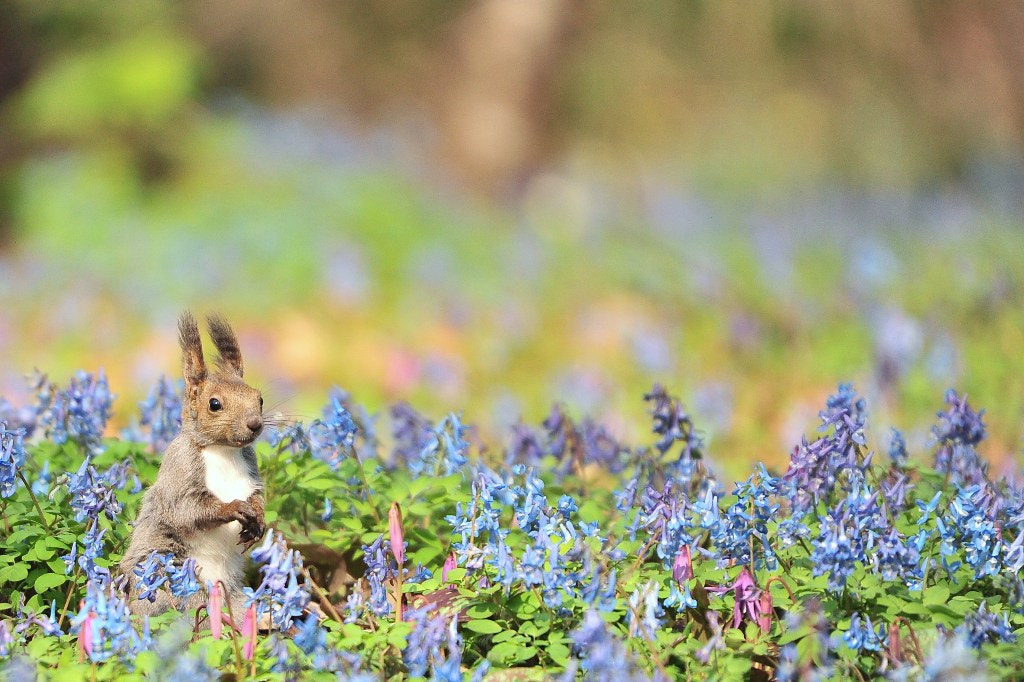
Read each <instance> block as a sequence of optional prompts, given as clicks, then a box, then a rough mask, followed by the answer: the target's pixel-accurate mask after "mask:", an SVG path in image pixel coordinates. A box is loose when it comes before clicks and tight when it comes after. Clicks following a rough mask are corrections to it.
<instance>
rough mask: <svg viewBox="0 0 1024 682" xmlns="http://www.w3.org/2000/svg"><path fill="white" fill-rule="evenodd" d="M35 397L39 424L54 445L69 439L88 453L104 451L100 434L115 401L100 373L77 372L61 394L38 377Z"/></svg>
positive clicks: (104, 376)
mask: <svg viewBox="0 0 1024 682" xmlns="http://www.w3.org/2000/svg"><path fill="white" fill-rule="evenodd" d="M36 398H37V406H36V412H37V414H38V415H39V420H38V424H39V426H40V427H42V428H43V429H44V430H45V433H46V435H47V436H48V437H49V438H50V439H51V440H52V441H53V442H54V443H58V444H60V443H65V442H67V441H68V440H71V441H74V442H75V443H78V444H79V445H81V446H82V447H85V448H87V449H88V450H89V451H90V452H99V451H101V450H102V449H103V443H102V438H103V431H104V429H105V428H106V425H107V421H108V420H109V419H110V415H111V406H112V404H113V402H114V398H115V396H114V394H113V393H111V392H110V389H109V387H108V386H107V376H106V374H105V373H104V372H103V370H100V371H99V373H98V374H96V375H92V374H89V373H87V372H84V371H79V372H77V373H76V374H75V376H74V377H72V378H71V382H70V384H69V385H68V388H67V389H65V390H62V391H61V390H57V389H56V388H55V387H54V386H53V384H51V383H50V382H49V381H48V380H47V378H46V377H45V376H44V375H39V378H38V379H37V384H36Z"/></svg>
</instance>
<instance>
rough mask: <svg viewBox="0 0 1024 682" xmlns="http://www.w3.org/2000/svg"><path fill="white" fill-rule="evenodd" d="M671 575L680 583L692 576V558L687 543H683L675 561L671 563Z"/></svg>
mask: <svg viewBox="0 0 1024 682" xmlns="http://www.w3.org/2000/svg"><path fill="white" fill-rule="evenodd" d="M672 577H673V578H674V579H675V581H676V582H677V583H679V584H680V585H682V584H683V581H685V580H689V579H691V578H692V577H693V560H692V557H691V555H690V546H689V545H683V546H682V548H681V549H680V550H679V554H677V555H676V561H675V563H674V564H672Z"/></svg>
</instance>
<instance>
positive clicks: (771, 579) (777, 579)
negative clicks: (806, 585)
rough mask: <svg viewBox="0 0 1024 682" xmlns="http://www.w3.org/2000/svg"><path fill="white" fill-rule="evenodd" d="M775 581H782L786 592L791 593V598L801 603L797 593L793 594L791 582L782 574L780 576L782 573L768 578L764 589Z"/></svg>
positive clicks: (796, 602)
mask: <svg viewBox="0 0 1024 682" xmlns="http://www.w3.org/2000/svg"><path fill="white" fill-rule="evenodd" d="M773 582H779V583H782V586H783V587H785V588H786V592H788V593H789V598H790V599H792V600H793V603H794V604H799V603H800V601H799V600H798V599H797V598H796V595H795V594H793V590H791V589H790V587H789V583H787V582H786V581H785V580H783V579H782V576H780V575H773V576H772V577H770V578H768V580H767V581H765V584H764V589H766V590H767V589H768V588H769V587H771V585H772V583H773Z"/></svg>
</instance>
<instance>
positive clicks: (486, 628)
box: [462, 618, 505, 635]
mask: <svg viewBox="0 0 1024 682" xmlns="http://www.w3.org/2000/svg"><path fill="white" fill-rule="evenodd" d="M462 627H463V628H465V629H466V630H471V631H472V632H479V633H480V634H483V635H493V634H495V633H498V632H501V631H502V630H504V629H505V628H503V627H501V626H500V625H498V624H497V623H495V622H494V621H493V620H485V619H482V618H478V619H476V620H471V621H468V622H466V624H465V625H463V626H462Z"/></svg>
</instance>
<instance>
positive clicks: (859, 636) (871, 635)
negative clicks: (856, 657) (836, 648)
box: [842, 613, 886, 651]
mask: <svg viewBox="0 0 1024 682" xmlns="http://www.w3.org/2000/svg"><path fill="white" fill-rule="evenodd" d="M885 638H886V633H885V624H884V623H879V625H878V629H877V630H876V629H875V628H874V627H873V626H872V625H871V617H870V616H864V617H863V618H861V615H860V614H859V613H854V614H853V615H851V616H850V629H849V630H847V631H846V632H845V633H844V634H843V635H842V639H843V641H844V642H845V643H846V646H848V647H850V648H851V649H854V650H856V651H880V650H881V648H882V642H883V641H885Z"/></svg>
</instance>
